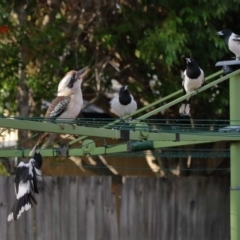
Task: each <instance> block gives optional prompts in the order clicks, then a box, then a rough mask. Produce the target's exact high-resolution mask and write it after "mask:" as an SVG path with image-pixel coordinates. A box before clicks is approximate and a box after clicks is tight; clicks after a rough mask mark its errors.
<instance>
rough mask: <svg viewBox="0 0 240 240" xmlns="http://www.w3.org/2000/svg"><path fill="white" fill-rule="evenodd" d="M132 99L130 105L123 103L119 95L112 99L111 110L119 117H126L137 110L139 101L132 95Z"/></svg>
mask: <svg viewBox="0 0 240 240" xmlns="http://www.w3.org/2000/svg"><path fill="white" fill-rule="evenodd" d="M131 98H132V101H131V102H130V103H129V104H128V105H122V104H121V103H120V102H119V97H118V96H117V97H115V98H113V99H112V100H111V102H110V105H111V110H112V112H114V113H115V114H116V115H118V116H119V117H124V116H126V115H129V114H131V113H133V112H135V111H136V110H137V103H136V102H135V100H134V99H133V97H132V95H131Z"/></svg>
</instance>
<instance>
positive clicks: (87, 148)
mask: <svg viewBox="0 0 240 240" xmlns="http://www.w3.org/2000/svg"><path fill="white" fill-rule="evenodd" d="M95 148H96V144H95V142H94V141H93V140H90V139H87V140H84V141H83V143H82V151H83V155H84V156H86V155H94V149H95Z"/></svg>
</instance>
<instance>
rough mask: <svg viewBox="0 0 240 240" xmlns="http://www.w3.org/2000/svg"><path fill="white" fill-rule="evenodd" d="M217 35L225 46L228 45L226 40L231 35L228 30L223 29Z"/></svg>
mask: <svg viewBox="0 0 240 240" xmlns="http://www.w3.org/2000/svg"><path fill="white" fill-rule="evenodd" d="M217 35H218V36H219V37H221V38H223V39H224V41H225V42H226V44H228V39H229V37H230V36H231V35H232V31H231V30H229V29H223V30H221V31H219V32H217Z"/></svg>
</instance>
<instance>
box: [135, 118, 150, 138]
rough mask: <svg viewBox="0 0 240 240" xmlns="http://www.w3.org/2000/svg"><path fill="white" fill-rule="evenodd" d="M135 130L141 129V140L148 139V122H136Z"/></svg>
mask: <svg viewBox="0 0 240 240" xmlns="http://www.w3.org/2000/svg"><path fill="white" fill-rule="evenodd" d="M135 130H136V131H139V140H140V141H142V140H145V141H146V140H147V139H148V135H149V130H150V128H149V126H148V124H147V123H145V122H139V123H137V124H136V126H135Z"/></svg>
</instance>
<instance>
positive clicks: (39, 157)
mask: <svg viewBox="0 0 240 240" xmlns="http://www.w3.org/2000/svg"><path fill="white" fill-rule="evenodd" d="M33 158H34V160H35V162H36V167H37V168H38V169H41V167H42V155H41V153H40V151H39V149H36V151H35V153H34V157H33Z"/></svg>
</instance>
